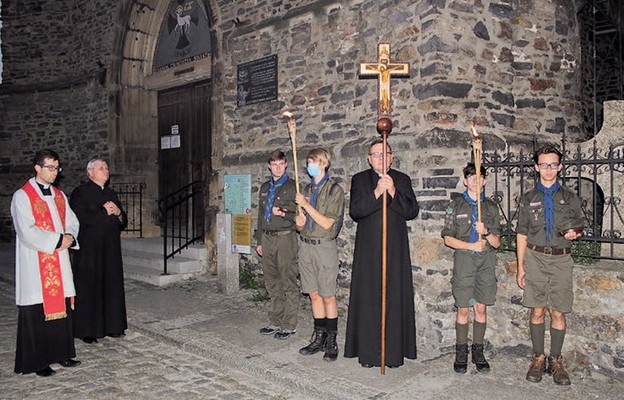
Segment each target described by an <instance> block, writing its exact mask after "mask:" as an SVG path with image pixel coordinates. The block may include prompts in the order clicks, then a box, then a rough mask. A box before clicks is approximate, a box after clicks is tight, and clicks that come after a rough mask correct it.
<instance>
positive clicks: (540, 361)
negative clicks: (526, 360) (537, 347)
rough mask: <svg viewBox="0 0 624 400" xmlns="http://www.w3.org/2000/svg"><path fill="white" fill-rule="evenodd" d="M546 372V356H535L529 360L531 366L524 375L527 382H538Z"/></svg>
mask: <svg viewBox="0 0 624 400" xmlns="http://www.w3.org/2000/svg"><path fill="white" fill-rule="evenodd" d="M544 371H546V356H544V355H543V354H535V355H534V356H533V359H532V360H531V366H530V367H529V371H528V372H527V374H526V380H527V381H529V382H539V381H541V380H542V376H543V375H544Z"/></svg>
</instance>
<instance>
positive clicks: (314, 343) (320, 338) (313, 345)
mask: <svg viewBox="0 0 624 400" xmlns="http://www.w3.org/2000/svg"><path fill="white" fill-rule="evenodd" d="M326 343H327V328H315V329H314V333H313V334H312V337H311V338H310V344H309V345H307V346H306V347H303V348H301V349H299V354H301V355H302V356H309V355H312V354H315V353H318V352H319V351H321V350H325V344H326Z"/></svg>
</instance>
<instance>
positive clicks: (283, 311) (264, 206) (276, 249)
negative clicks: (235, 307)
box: [256, 150, 299, 340]
mask: <svg viewBox="0 0 624 400" xmlns="http://www.w3.org/2000/svg"><path fill="white" fill-rule="evenodd" d="M267 162H268V168H269V171H270V172H271V177H270V178H269V180H268V181H267V182H265V183H264V184H263V185H262V186H261V187H260V191H259V199H258V229H257V231H256V242H257V243H258V246H257V247H256V251H257V252H258V255H259V256H260V257H262V272H263V274H264V283H265V285H266V288H267V292H268V293H269V296H270V297H271V302H270V306H269V325H267V326H264V327H262V328H260V333H261V334H263V335H273V337H274V338H276V339H280V340H285V339H288V338H289V337H290V336H291V335H292V334H294V333H295V332H296V328H297V318H298V315H299V287H298V286H297V275H299V268H298V266H297V233H296V231H295V221H294V219H295V192H296V187H295V181H294V180H293V179H290V178H289V177H288V174H287V173H286V168H288V162H287V161H286V155H284V153H283V152H282V151H280V150H275V151H274V152H272V153H271V155H270V156H269V159H268V160H267Z"/></svg>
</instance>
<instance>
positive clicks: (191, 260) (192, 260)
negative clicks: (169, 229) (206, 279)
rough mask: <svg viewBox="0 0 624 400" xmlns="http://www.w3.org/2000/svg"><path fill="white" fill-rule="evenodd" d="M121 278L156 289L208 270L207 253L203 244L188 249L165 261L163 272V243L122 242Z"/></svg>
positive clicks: (145, 240) (144, 240)
mask: <svg viewBox="0 0 624 400" xmlns="http://www.w3.org/2000/svg"><path fill="white" fill-rule="evenodd" d="M121 248H122V254H123V260H124V274H125V276H126V277H127V278H130V279H134V280H137V281H141V282H146V283H149V284H152V285H156V286H164V285H169V284H171V283H174V282H179V281H181V280H184V279H189V278H191V277H194V276H197V275H201V274H202V273H204V272H205V271H206V270H207V267H208V250H207V249H206V247H205V246H204V245H203V244H198V245H192V246H190V247H189V248H186V249H184V250H182V253H180V254H176V255H175V256H174V257H173V258H170V259H168V260H167V275H162V273H163V271H164V261H163V239H162V238H160V237H154V238H122V239H121Z"/></svg>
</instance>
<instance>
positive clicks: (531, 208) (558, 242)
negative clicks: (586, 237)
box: [516, 186, 584, 247]
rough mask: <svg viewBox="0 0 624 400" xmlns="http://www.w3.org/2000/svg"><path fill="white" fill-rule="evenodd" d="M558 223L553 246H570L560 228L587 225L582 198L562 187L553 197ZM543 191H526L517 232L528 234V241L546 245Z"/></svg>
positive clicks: (555, 228)
mask: <svg viewBox="0 0 624 400" xmlns="http://www.w3.org/2000/svg"><path fill="white" fill-rule="evenodd" d="M553 203H554V214H555V215H554V217H555V218H554V219H555V226H554V232H553V236H552V238H551V240H550V246H551V247H570V245H571V243H570V241H569V240H566V239H565V238H564V237H563V236H562V235H560V234H559V232H560V231H563V230H568V229H570V228H575V227H578V226H583V225H584V220H583V212H582V211H581V199H580V198H579V197H578V196H577V195H576V193H574V192H573V191H572V190H570V189H568V188H567V187H565V186H561V187H560V188H559V189H558V190H557V191H556V192H555V194H554V196H553ZM545 214H546V210H545V207H544V193H542V192H540V191H539V190H537V189H532V190H529V191H528V192H526V193H525V194H524V195H523V196H522V198H521V199H520V205H519V206H518V226H517V228H516V233H519V234H521V235H525V236H526V237H527V240H528V241H529V243H532V244H534V245H536V246H546V226H545V225H546V223H545V221H544V216H545Z"/></svg>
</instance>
